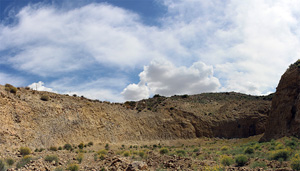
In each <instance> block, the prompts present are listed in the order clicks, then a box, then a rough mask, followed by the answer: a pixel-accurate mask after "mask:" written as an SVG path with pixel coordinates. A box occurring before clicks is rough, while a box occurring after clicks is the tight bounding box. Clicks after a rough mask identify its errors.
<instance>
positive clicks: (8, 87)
mask: <svg viewBox="0 0 300 171" xmlns="http://www.w3.org/2000/svg"><path fill="white" fill-rule="evenodd" d="M5 90H6V91H8V92H10V93H13V94H16V93H17V91H18V89H17V88H16V87H14V86H13V85H11V84H5Z"/></svg>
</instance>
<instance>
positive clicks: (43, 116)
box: [0, 86, 270, 148]
mask: <svg viewBox="0 0 300 171" xmlns="http://www.w3.org/2000/svg"><path fill="white" fill-rule="evenodd" d="M42 95H46V96H49V97H50V100H49V101H42V100H41V96H42ZM269 108H270V100H269V99H268V97H253V96H248V95H243V94H238V93H209V94H201V95H193V96H173V97H170V98H166V97H155V98H152V99H148V100H142V101H139V102H131V103H129V102H128V103H125V104H118V103H116V104H113V103H108V102H99V101H94V100H89V99H86V98H84V97H72V96H66V95H59V94H55V93H49V92H38V91H34V90H26V89H24V88H19V90H18V91H17V93H16V94H12V93H10V92H8V91H5V89H4V86H0V118H1V126H0V147H1V145H2V147H4V146H10V147H18V146H29V147H33V148H40V147H49V146H51V145H56V146H58V145H63V144H65V143H73V144H78V143H80V142H89V141H93V142H122V141H123V142H128V141H140V140H144V141H145V140H166V139H189V138H196V137H202V136H206V137H224V138H241V137H248V136H251V135H257V134H261V133H263V132H264V130H265V127H264V125H265V122H266V119H267V115H268V112H269Z"/></svg>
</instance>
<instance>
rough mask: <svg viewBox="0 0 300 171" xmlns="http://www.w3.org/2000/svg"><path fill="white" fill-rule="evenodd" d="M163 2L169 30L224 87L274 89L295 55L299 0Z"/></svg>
mask: <svg viewBox="0 0 300 171" xmlns="http://www.w3.org/2000/svg"><path fill="white" fill-rule="evenodd" d="M165 4H166V5H167V6H168V11H169V14H170V15H169V16H168V17H167V18H166V21H167V22H166V23H168V24H169V25H170V27H172V29H170V30H172V31H173V33H174V35H176V38H177V39H178V40H180V43H181V44H182V45H183V46H186V47H189V51H190V54H192V55H193V56H197V57H199V58H198V60H200V61H203V62H205V63H206V64H209V65H213V66H215V76H216V77H218V78H219V79H220V80H221V83H222V89H221V90H223V91H240V92H243V93H251V94H262V93H265V92H269V91H274V90H275V87H276V85H277V83H278V81H279V79H280V76H281V75H282V74H283V73H284V71H285V69H286V68H287V67H288V66H289V64H290V63H293V62H294V61H296V60H297V59H298V58H300V50H299V48H298V47H299V46H300V29H299V28H300V27H299V26H300V19H299V16H300V1H295V0H275V1H268V0H246V1H238V0H229V1H197V0H189V1H184V0H179V1H171V0H166V1H165ZM191 42H192V43H191Z"/></svg>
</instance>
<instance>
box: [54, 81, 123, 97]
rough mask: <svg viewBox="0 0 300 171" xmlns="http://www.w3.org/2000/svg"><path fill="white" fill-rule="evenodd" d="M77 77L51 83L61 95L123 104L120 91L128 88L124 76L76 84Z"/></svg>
mask: <svg viewBox="0 0 300 171" xmlns="http://www.w3.org/2000/svg"><path fill="white" fill-rule="evenodd" d="M76 79H77V77H66V78H61V79H58V80H55V81H53V82H51V83H50V85H51V87H53V88H54V89H55V91H57V92H59V93H61V94H69V95H73V94H76V95H78V96H84V97H87V98H90V99H99V100H102V101H112V102H123V101H124V99H123V97H122V96H120V91H119V89H122V88H123V87H125V86H126V84H125V83H126V82H128V81H127V80H126V79H125V78H123V77H122V76H119V77H118V76H114V77H111V78H109V77H103V78H99V79H97V80H83V81H80V83H76Z"/></svg>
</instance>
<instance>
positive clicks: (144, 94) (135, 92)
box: [121, 82, 150, 101]
mask: <svg viewBox="0 0 300 171" xmlns="http://www.w3.org/2000/svg"><path fill="white" fill-rule="evenodd" d="M121 94H122V95H123V96H124V99H126V100H129V101H137V100H141V99H147V98H149V96H150V94H149V88H148V87H147V86H146V85H145V83H143V82H140V83H139V84H129V85H128V86H127V87H126V88H125V89H124V90H123V91H122V93H121Z"/></svg>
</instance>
